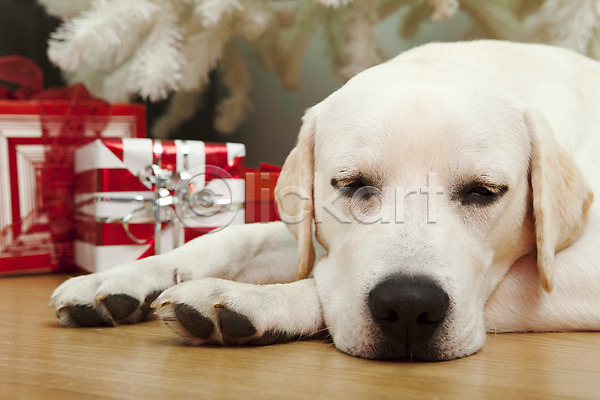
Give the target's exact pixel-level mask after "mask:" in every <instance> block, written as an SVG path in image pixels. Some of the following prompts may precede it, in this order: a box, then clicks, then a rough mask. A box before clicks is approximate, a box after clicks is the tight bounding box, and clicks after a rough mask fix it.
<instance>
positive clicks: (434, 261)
mask: <svg viewBox="0 0 600 400" xmlns="http://www.w3.org/2000/svg"><path fill="white" fill-rule="evenodd" d="M277 200H278V205H279V209H280V214H281V215H282V219H283V220H284V222H287V223H288V226H289V227H290V229H291V230H292V232H294V234H295V235H296V237H297V238H298V240H299V246H300V253H299V258H298V278H304V277H307V276H308V274H309V273H310V272H311V270H312V267H313V263H314V259H315V257H314V246H313V243H312V237H313V235H312V230H313V228H314V230H315V231H314V232H315V235H316V238H317V240H318V241H319V242H320V244H322V246H323V247H324V248H325V249H326V250H327V255H326V256H325V257H323V258H321V259H320V260H319V261H318V262H317V264H316V265H315V268H314V277H315V280H316V284H317V290H318V293H319V297H320V301H321V306H322V310H323V315H324V318H325V322H326V324H327V327H328V329H329V331H330V333H331V335H332V337H333V340H334V343H335V345H336V347H337V348H338V349H340V350H342V351H344V352H346V353H349V354H352V355H356V356H360V357H366V358H396V357H403V356H410V357H415V358H420V359H436V360H443V359H452V358H457V357H462V356H465V355H469V354H472V353H474V352H476V351H478V350H479V349H480V348H481V347H482V345H483V343H484V341H485V328H484V306H485V304H486V301H487V299H488V298H489V296H490V294H491V293H492V292H493V291H494V289H495V288H496V286H497V285H498V284H499V282H500V281H501V280H502V279H503V277H504V276H505V274H506V273H507V271H508V270H509V268H510V267H511V265H512V264H513V263H514V262H515V261H516V260H517V259H519V258H520V257H522V256H524V255H527V254H529V253H532V252H535V251H537V262H538V271H539V276H540V280H541V284H542V285H543V287H544V288H545V289H546V290H548V291H550V290H551V289H552V285H553V274H552V269H553V260H554V255H555V253H556V252H557V251H559V250H560V249H561V248H563V247H565V246H568V244H569V243H570V242H572V241H573V240H574V239H575V238H576V237H577V236H578V235H579V233H580V232H581V230H582V228H583V226H584V224H585V219H586V213H587V208H588V207H589V204H590V202H591V193H590V192H589V190H588V188H587V186H586V184H585V182H584V180H583V178H582V176H581V174H580V172H579V170H578V169H577V167H576V165H575V163H574V162H573V160H572V159H571V158H570V157H569V156H568V155H567V153H566V152H565V151H564V150H562V149H561V147H560V146H559V145H558V144H557V143H556V141H555V140H554V138H553V134H552V132H551V129H550V127H549V125H548V123H547V122H546V120H545V119H544V117H543V116H542V115H541V114H540V113H539V112H538V111H536V110H535V109H533V108H531V107H530V106H529V105H527V104H525V103H524V102H523V101H521V100H520V99H519V98H517V97H516V96H514V95H512V94H510V93H508V92H506V91H504V90H503V89H501V88H499V87H496V86H495V85H494V84H492V83H490V82H488V80H487V79H486V78H484V77H481V78H478V77H477V76H476V74H475V73H474V72H473V71H466V72H464V71H462V70H461V69H460V68H456V67H453V66H451V65H446V64H444V63H435V62H425V61H415V62H406V61H404V62H394V63H387V64H383V65H380V66H377V67H374V68H372V69H370V70H367V71H365V72H363V73H361V74H359V75H358V76H357V77H355V78H353V79H352V80H350V81H349V82H348V83H347V84H346V85H345V86H344V87H342V88H341V89H340V90H338V91H337V92H335V93H333V94H332V95H331V96H329V97H328V98H327V99H325V100H324V101H323V102H321V103H320V104H318V105H316V106H314V107H313V108H311V109H310V110H308V111H307V113H306V115H305V116H304V119H303V126H302V129H301V131H300V135H299V139H298V144H297V146H296V147H295V149H294V150H293V151H292V152H291V153H290V155H289V157H288V159H287V160H286V162H285V164H284V167H283V171H282V174H281V178H280V180H279V183H278V187H277ZM536 249H537V250H536Z"/></svg>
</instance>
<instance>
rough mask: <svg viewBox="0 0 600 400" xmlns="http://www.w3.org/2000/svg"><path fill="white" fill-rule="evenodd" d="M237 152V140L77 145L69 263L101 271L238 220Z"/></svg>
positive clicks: (240, 162) (240, 178) (240, 164)
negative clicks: (73, 229) (72, 256)
mask: <svg viewBox="0 0 600 400" xmlns="http://www.w3.org/2000/svg"><path fill="white" fill-rule="evenodd" d="M244 157H245V147H244V145H242V144H238V143H222V144H220V143H206V142H202V141H182V140H175V141H164V140H163V141H160V140H152V139H110V140H104V139H98V140H95V141H93V142H91V143H89V144H86V145H85V146H82V147H81V148H79V149H77V150H76V152H75V176H76V182H75V206H76V215H75V220H76V225H77V232H78V234H77V240H76V241H75V246H74V247H75V249H74V253H75V263H76V264H77V265H78V266H79V267H81V268H83V269H85V270H87V271H90V272H94V271H101V270H105V269H107V268H110V267H112V266H114V265H117V264H121V263H124V262H127V261H132V260H136V259H139V258H143V257H146V256H149V255H153V254H162V253H164V252H166V251H169V250H171V249H173V248H175V247H177V246H179V245H181V244H183V243H185V242H187V241H189V240H191V239H193V238H195V237H197V236H199V235H202V234H204V233H207V232H209V231H211V230H214V229H217V228H221V227H224V226H227V225H230V224H242V223H244V220H245V215H244V208H243V204H244V190H245V188H244ZM170 175H171V176H170Z"/></svg>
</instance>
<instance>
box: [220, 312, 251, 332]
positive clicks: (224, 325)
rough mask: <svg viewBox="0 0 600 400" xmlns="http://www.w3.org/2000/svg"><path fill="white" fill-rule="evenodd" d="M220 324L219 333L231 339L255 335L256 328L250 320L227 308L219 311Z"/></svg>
mask: <svg viewBox="0 0 600 400" xmlns="http://www.w3.org/2000/svg"><path fill="white" fill-rule="evenodd" d="M219 317H220V318H219V319H220V323H221V333H222V334H223V335H224V336H228V337H231V338H245V337H249V336H252V335H254V334H255V333H256V328H255V327H254V325H252V322H250V320H249V319H248V318H247V317H246V316H244V315H242V314H240V313H237V312H235V311H231V310H229V309H227V308H221V309H220V315H219Z"/></svg>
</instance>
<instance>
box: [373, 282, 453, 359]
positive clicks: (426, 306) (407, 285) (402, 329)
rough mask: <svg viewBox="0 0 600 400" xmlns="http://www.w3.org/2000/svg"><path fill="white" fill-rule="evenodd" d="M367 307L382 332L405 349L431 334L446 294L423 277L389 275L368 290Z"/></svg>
mask: <svg viewBox="0 0 600 400" xmlns="http://www.w3.org/2000/svg"><path fill="white" fill-rule="evenodd" d="M369 308H370V310H371V313H372V314H373V318H374V319H375V321H376V322H377V324H378V325H379V326H380V327H381V330H382V332H383V333H384V334H385V335H386V336H388V337H389V338H390V339H393V340H395V341H398V342H400V343H403V344H406V346H407V349H409V348H410V347H411V345H412V344H413V343H415V342H425V341H427V340H429V339H430V338H431V337H432V336H433V334H434V332H435V330H436V328H437V327H438V326H439V324H440V323H441V322H442V321H443V319H444V316H445V315H446V311H447V310H448V295H447V294H446V292H444V291H443V290H442V289H441V288H440V287H439V286H438V285H437V284H435V283H434V282H433V281H431V280H429V279H427V278H424V277H417V278H409V277H402V276H393V277H390V278H388V279H386V280H384V281H383V282H381V283H379V284H378V285H377V286H375V288H374V289H373V290H371V293H369Z"/></svg>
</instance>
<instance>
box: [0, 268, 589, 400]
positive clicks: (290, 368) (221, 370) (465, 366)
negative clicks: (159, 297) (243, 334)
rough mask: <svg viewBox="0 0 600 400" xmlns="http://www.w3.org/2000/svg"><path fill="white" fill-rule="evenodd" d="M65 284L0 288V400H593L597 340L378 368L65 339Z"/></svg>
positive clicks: (120, 339)
mask: <svg viewBox="0 0 600 400" xmlns="http://www.w3.org/2000/svg"><path fill="white" fill-rule="evenodd" d="M65 278H66V277H65V276H61V275H42V276H31V277H9V278H1V279H0V294H1V296H2V297H1V301H0V318H1V320H2V322H1V323H0V399H11V400H13V399H38V398H39V399H87V398H91V399H95V398H98V399H137V398H139V399H185V398H194V399H213V398H215V399H221V398H223V399H228V398H230V399H247V400H249V399H268V398H283V399H387V398H419V399H485V398H490V399H518V398H528V399H552V398H588V399H599V398H600V334H598V333H563V334H560V333H557V334H505V335H490V337H489V338H488V343H487V345H486V347H485V348H484V349H483V350H482V351H481V352H480V353H478V354H476V355H474V356H471V357H467V358H465V359H461V360H456V361H450V362H441V363H422V362H406V361H394V362H377V361H367V360H362V359H358V358H354V357H350V356H347V355H344V354H342V353H340V352H338V351H337V350H336V349H335V348H334V347H333V346H332V345H331V343H328V342H325V341H305V342H296V343H287V344H280V345H273V346H266V347H240V348H220V347H187V346H183V345H181V344H180V342H179V341H178V339H177V338H176V337H175V336H173V335H172V334H171V332H170V331H169V330H168V329H167V328H166V327H164V326H163V325H162V324H161V323H160V322H159V321H150V322H146V323H143V324H140V325H135V326H122V327H118V328H103V329H96V328H79V329H65V328H61V327H59V326H58V325H57V323H56V321H55V319H54V316H53V314H52V312H51V311H50V310H49V309H48V308H46V302H47V300H48V297H49V296H50V293H51V292H52V290H53V289H54V287H56V286H57V285H58V284H59V283H61V282H62V281H63V280H64V279H65Z"/></svg>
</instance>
